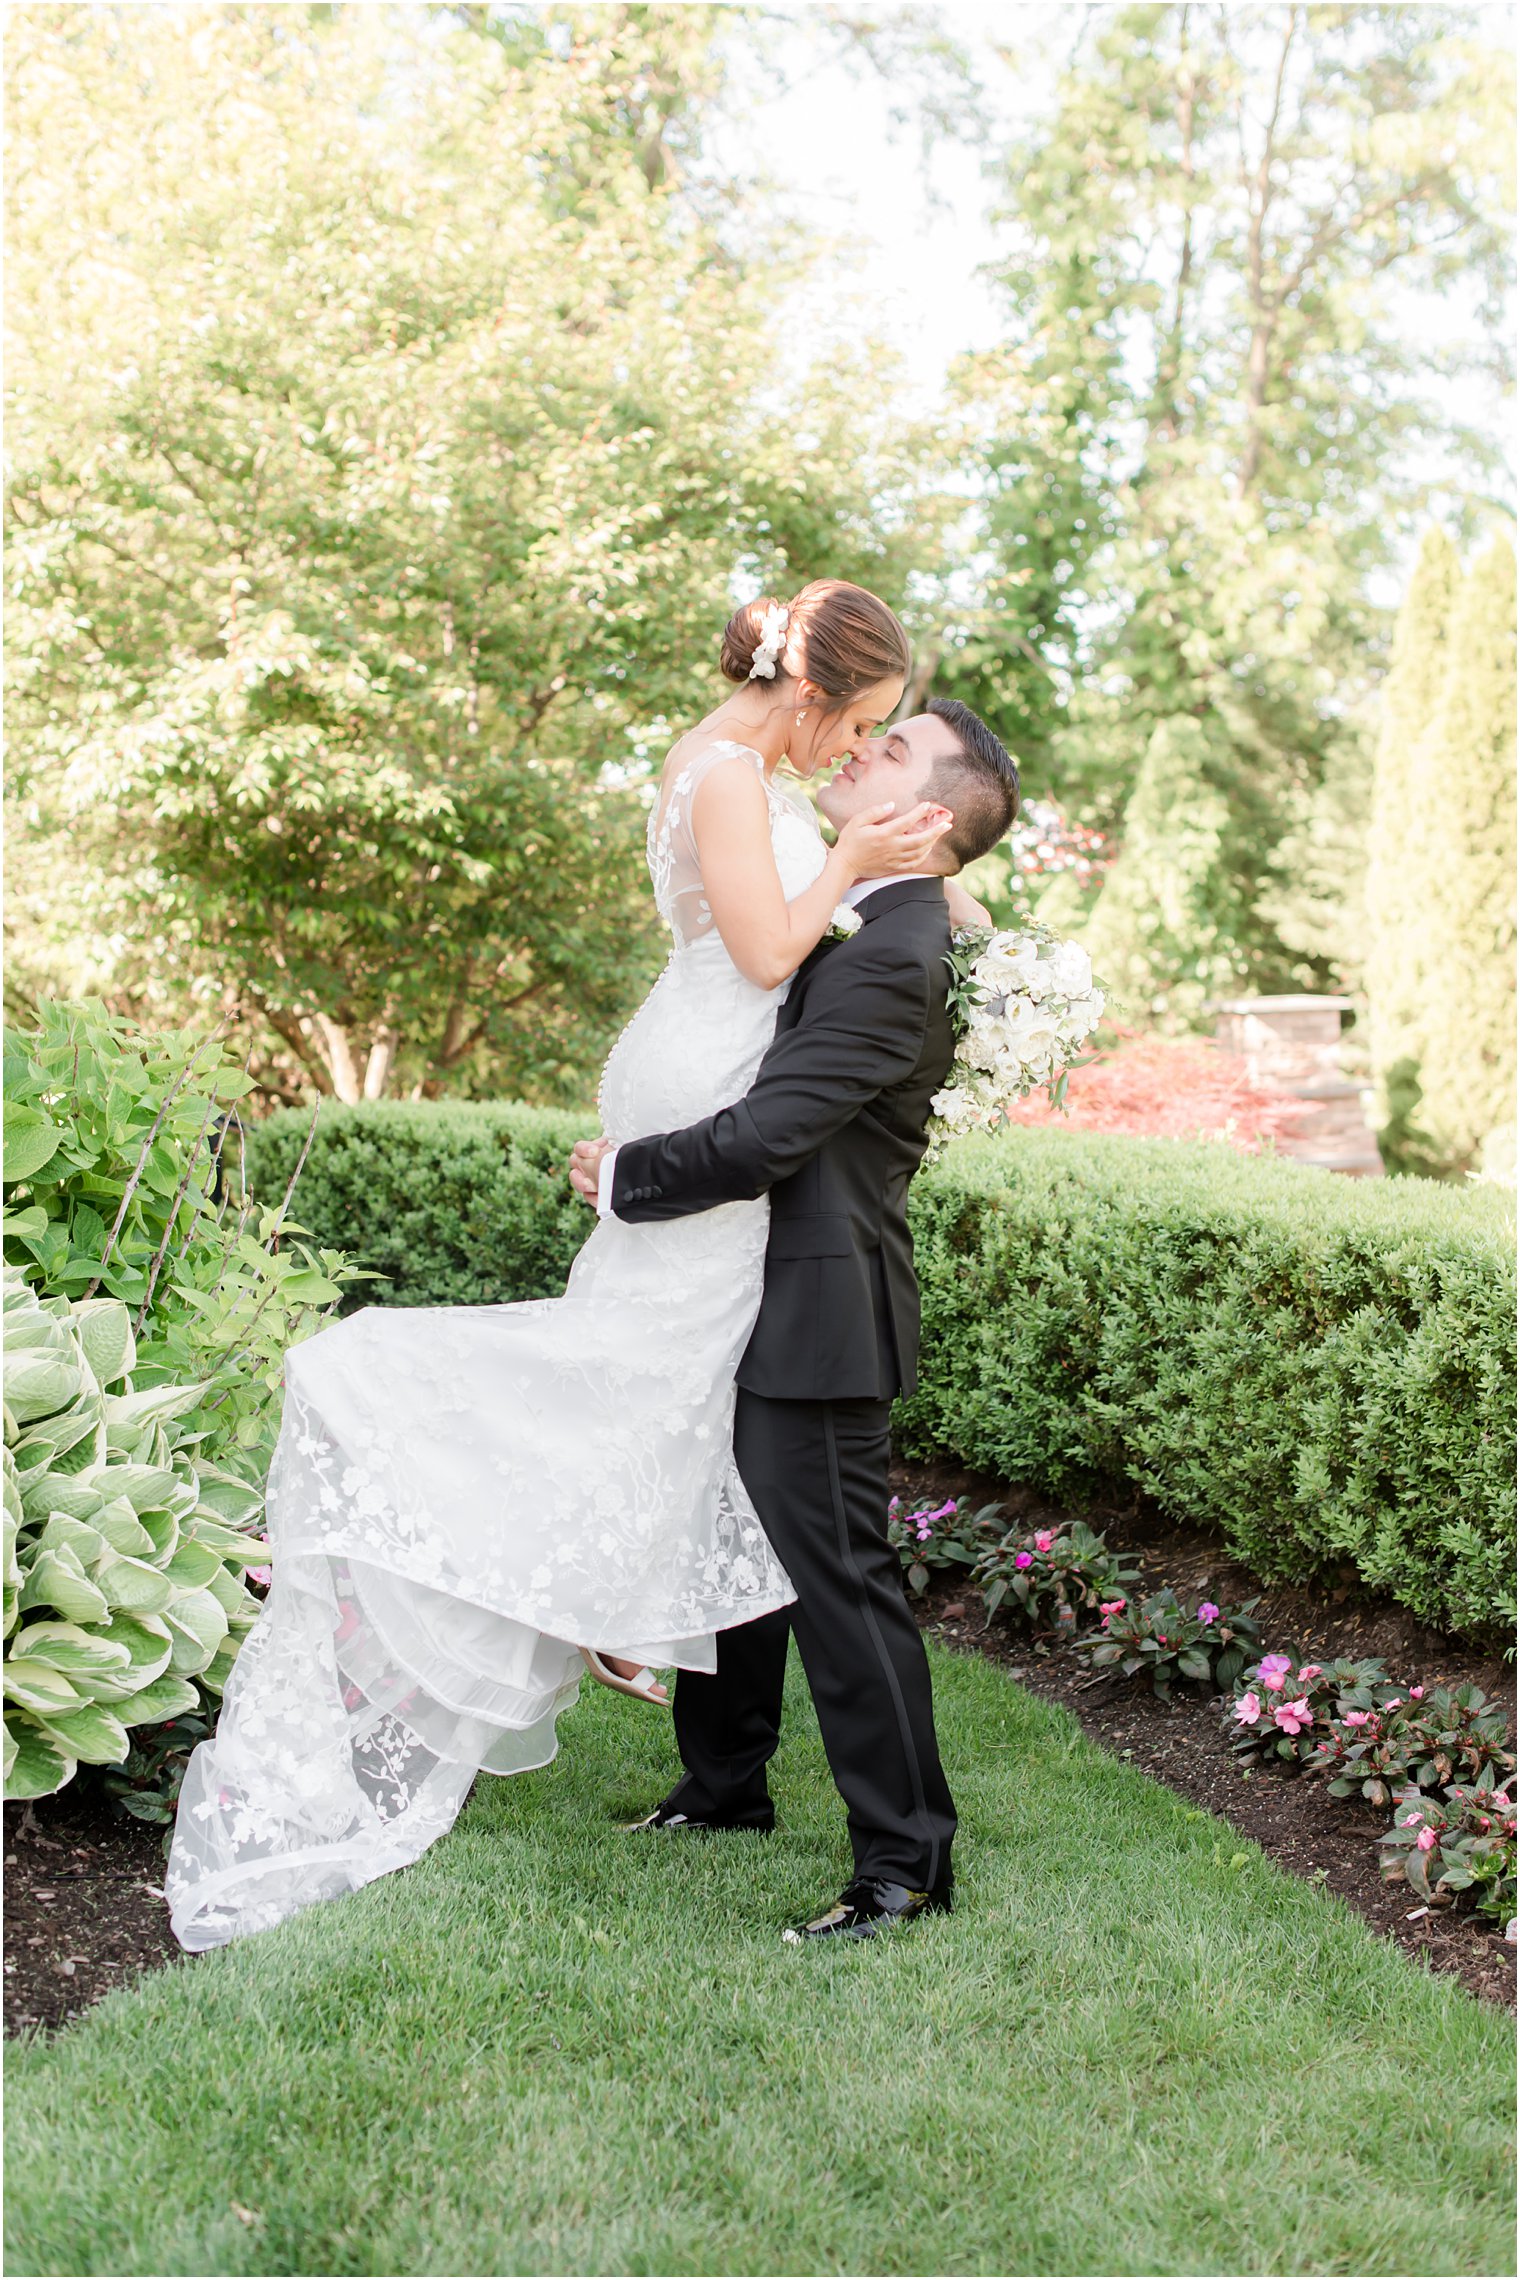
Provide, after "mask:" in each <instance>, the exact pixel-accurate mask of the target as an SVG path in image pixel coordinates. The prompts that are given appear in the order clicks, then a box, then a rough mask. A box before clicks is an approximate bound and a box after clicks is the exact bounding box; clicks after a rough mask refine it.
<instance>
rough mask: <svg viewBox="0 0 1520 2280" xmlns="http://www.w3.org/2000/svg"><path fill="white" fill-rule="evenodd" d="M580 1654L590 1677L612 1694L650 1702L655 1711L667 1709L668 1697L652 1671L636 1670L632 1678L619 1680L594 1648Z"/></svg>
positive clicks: (584, 1649) (588, 1648)
mask: <svg viewBox="0 0 1520 2280" xmlns="http://www.w3.org/2000/svg"><path fill="white" fill-rule="evenodd" d="M580 1652H581V1656H582V1659H583V1660H584V1662H585V1665H586V1668H587V1670H589V1671H590V1673H591V1675H592V1677H593V1678H594V1679H597V1680H599V1681H600V1683H601V1684H602V1685H603V1686H610V1687H611V1688H612V1691H613V1693H614V1694H631V1695H632V1696H633V1697H634V1699H635V1701H637V1702H652V1703H653V1704H654V1706H655V1708H656V1709H657V1710H668V1709H669V1707H670V1697H669V1695H668V1694H667V1693H666V1691H665V1689H664V1687H663V1686H662V1685H661V1684H660V1682H659V1680H658V1679H657V1678H656V1677H655V1675H654V1672H653V1671H652V1670H638V1671H635V1672H634V1674H633V1676H632V1678H620V1677H619V1675H618V1673H617V1672H616V1671H615V1670H614V1669H613V1667H612V1665H611V1663H609V1662H605V1661H604V1660H603V1659H602V1657H601V1656H600V1655H599V1654H598V1653H597V1651H596V1649H595V1647H582V1648H581V1650H580Z"/></svg>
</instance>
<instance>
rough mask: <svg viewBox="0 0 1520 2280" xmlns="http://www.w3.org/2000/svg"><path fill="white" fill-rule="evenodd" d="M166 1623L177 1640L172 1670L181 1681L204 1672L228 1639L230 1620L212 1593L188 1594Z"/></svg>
mask: <svg viewBox="0 0 1520 2280" xmlns="http://www.w3.org/2000/svg"><path fill="white" fill-rule="evenodd" d="M164 1621H165V1622H166V1623H167V1624H168V1626H169V1629H170V1632H171V1633H172V1635H173V1639H174V1646H173V1651H172V1652H171V1654H170V1657H169V1668H170V1669H171V1670H172V1671H174V1672H176V1673H177V1674H178V1676H179V1677H181V1678H193V1677H194V1676H195V1674H196V1672H197V1671H199V1670H204V1669H205V1668H206V1666H207V1664H208V1663H209V1662H210V1661H211V1660H212V1657H213V1656H214V1655H215V1654H216V1653H217V1650H218V1649H219V1648H220V1646H221V1645H222V1642H223V1640H224V1639H225V1638H226V1636H227V1617H226V1615H225V1614H224V1613H223V1611H222V1609H221V1608H220V1607H219V1606H218V1605H217V1603H216V1601H215V1600H214V1599H213V1598H212V1596H211V1594H210V1592H209V1591H187V1592H186V1593H185V1594H184V1597H183V1598H181V1599H176V1600H175V1602H174V1604H173V1606H172V1607H171V1608H169V1610H168V1611H167V1613H166V1614H165V1616H164Z"/></svg>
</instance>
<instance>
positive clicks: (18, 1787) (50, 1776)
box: [5, 1716, 78, 1798]
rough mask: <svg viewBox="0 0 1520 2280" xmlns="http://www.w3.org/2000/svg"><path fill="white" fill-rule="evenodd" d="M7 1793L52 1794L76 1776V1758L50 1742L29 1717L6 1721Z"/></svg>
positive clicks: (22, 1796) (18, 1795) (38, 1795)
mask: <svg viewBox="0 0 1520 2280" xmlns="http://www.w3.org/2000/svg"><path fill="white" fill-rule="evenodd" d="M5 1738H6V1767H5V1794H6V1796H7V1797H8V1798H25V1797H51V1796H52V1794H53V1791H54V1790H55V1789H61V1788H62V1787H63V1785H64V1783H65V1782H66V1781H69V1780H71V1779H72V1778H73V1774H74V1768H75V1765H76V1764H77V1762H78V1761H77V1759H75V1758H72V1757H69V1756H68V1755H66V1754H65V1752H64V1751H63V1750H62V1749H61V1748H60V1747H59V1746H58V1744H57V1743H56V1742H52V1741H49V1739H48V1737H47V1735H46V1734H44V1733H43V1732H42V1730H41V1728H40V1727H38V1726H36V1725H35V1724H34V1723H33V1722H32V1720H31V1719H30V1718H18V1719H16V1720H15V1721H14V1723H13V1722H12V1720H11V1719H10V1717H9V1716H7V1718H6V1722H5Z"/></svg>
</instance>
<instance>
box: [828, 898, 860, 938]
mask: <svg viewBox="0 0 1520 2280" xmlns="http://www.w3.org/2000/svg"><path fill="white" fill-rule="evenodd" d="M859 932H860V913H859V911H858V910H852V909H851V907H850V905H849V904H848V903H836V904H835V905H834V915H833V917H832V918H831V919H830V920H829V923H828V925H827V927H826V928H825V930H824V937H823V938H824V940H825V942H848V941H849V939H850V936H851V935H852V934H858V933H859Z"/></svg>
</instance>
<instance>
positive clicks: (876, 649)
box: [719, 578, 913, 705]
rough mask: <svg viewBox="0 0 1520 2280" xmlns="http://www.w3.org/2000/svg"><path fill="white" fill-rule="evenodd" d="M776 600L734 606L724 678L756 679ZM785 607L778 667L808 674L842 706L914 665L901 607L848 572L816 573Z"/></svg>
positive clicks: (762, 598)
mask: <svg viewBox="0 0 1520 2280" xmlns="http://www.w3.org/2000/svg"><path fill="white" fill-rule="evenodd" d="M777 606H778V605H777V603H776V601H775V599H774V597H773V596H772V595H769V594H762V595H761V596H760V597H759V599H758V600H756V601H753V602H746V603H745V604H744V606H743V607H742V609H737V610H735V612H734V614H733V616H732V617H731V618H730V619H729V621H728V623H727V625H726V626H725V627H724V629H723V648H722V651H721V654H720V657H719V663H720V664H721V666H722V669H723V673H724V676H725V678H726V679H728V680H730V681H739V682H744V681H747V680H748V679H749V678H750V668H751V666H752V665H753V664H754V662H755V651H756V649H757V648H758V647H759V645H760V642H761V641H762V639H763V638H764V634H763V628H764V622H765V617H766V613H767V611H770V610H774V609H775V608H776V607H777ZM784 606H785V608H786V611H787V620H788V622H787V629H786V648H785V650H784V652H783V654H782V656H781V657H780V658H779V659H778V660H777V665H776V670H777V672H778V673H785V674H789V675H791V676H793V677H795V678H797V679H801V678H802V677H803V676H804V675H806V677H807V679H808V680H810V681H811V682H812V683H813V684H814V686H815V687H816V688H819V689H821V690H822V691H823V693H824V695H825V696H826V697H831V698H832V699H833V700H834V702H835V703H836V704H841V705H842V704H846V703H848V701H849V700H850V698H851V697H858V696H859V695H860V694H861V692H862V690H864V689H872V688H874V687H875V686H876V683H877V682H878V681H893V680H903V681H906V679H907V678H908V675H909V673H910V671H911V670H912V665H913V652H912V650H911V649H910V648H909V646H908V636H907V635H906V633H905V632H904V631H903V628H902V625H901V622H900V621H899V619H898V617H897V615H896V613H895V612H894V611H892V610H889V609H888V607H887V605H886V603H885V602H883V601H880V600H878V598H877V597H876V595H875V594H868V593H867V592H866V589H865V588H864V586H850V585H846V583H845V582H844V580H843V579H842V578H815V579H814V580H813V583H812V584H811V585H810V586H804V587H803V589H802V591H801V593H800V594H798V595H796V596H795V598H794V599H793V600H792V601H790V602H788V603H786V604H785V605H784Z"/></svg>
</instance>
